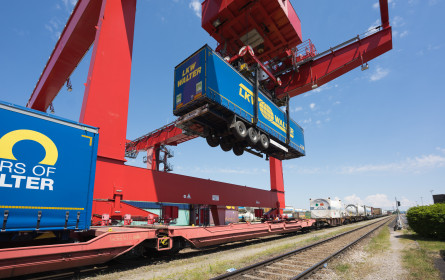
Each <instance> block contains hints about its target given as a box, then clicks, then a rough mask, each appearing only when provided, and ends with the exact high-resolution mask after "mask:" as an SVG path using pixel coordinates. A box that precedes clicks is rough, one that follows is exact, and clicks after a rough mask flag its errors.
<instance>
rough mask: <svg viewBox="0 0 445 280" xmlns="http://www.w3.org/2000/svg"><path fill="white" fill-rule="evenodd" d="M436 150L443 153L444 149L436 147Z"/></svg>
mask: <svg viewBox="0 0 445 280" xmlns="http://www.w3.org/2000/svg"><path fill="white" fill-rule="evenodd" d="M436 150H438V151H440V152H442V153H445V148H441V147H437V148H436Z"/></svg>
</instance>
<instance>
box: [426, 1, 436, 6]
mask: <svg viewBox="0 0 445 280" xmlns="http://www.w3.org/2000/svg"><path fill="white" fill-rule="evenodd" d="M437 3H439V0H429V1H428V5H430V6H434V5H436V4H437Z"/></svg>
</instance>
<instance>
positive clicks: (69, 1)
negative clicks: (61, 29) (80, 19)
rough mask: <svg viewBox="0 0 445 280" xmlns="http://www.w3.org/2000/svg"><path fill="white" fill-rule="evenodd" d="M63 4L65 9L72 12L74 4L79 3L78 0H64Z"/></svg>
mask: <svg viewBox="0 0 445 280" xmlns="http://www.w3.org/2000/svg"><path fill="white" fill-rule="evenodd" d="M62 3H63V6H64V7H65V10H66V11H68V12H70V13H71V11H72V10H73V8H74V6H75V5H76V3H77V0H62Z"/></svg>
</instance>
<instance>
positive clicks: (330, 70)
mask: <svg viewBox="0 0 445 280" xmlns="http://www.w3.org/2000/svg"><path fill="white" fill-rule="evenodd" d="M391 49H392V34H391V27H390V26H389V27H387V28H385V29H382V30H380V31H378V32H376V33H374V34H372V35H369V36H368V37H365V38H363V39H360V38H357V39H356V40H355V42H354V43H351V44H347V45H346V46H343V47H340V48H338V49H336V50H333V51H329V52H327V54H326V53H325V54H322V55H319V56H316V57H315V58H314V59H313V60H311V61H308V62H306V63H304V64H302V65H301V66H300V67H299V69H298V72H295V71H290V72H288V73H286V74H284V75H283V76H281V81H282V83H283V85H286V86H284V87H280V88H277V90H276V95H277V97H278V98H280V99H282V98H285V97H286V96H287V94H289V96H290V97H294V96H296V95H299V94H302V93H305V92H308V91H310V90H312V89H313V88H316V87H320V86H322V85H324V84H326V83H328V82H330V81H332V80H334V79H336V78H338V77H340V76H342V75H343V74H345V73H347V72H349V71H351V70H352V69H354V68H357V67H358V66H360V65H363V64H365V63H366V62H368V61H370V60H372V59H374V58H376V57H378V56H380V55H382V54H384V53H386V52H387V51H389V50H391Z"/></svg>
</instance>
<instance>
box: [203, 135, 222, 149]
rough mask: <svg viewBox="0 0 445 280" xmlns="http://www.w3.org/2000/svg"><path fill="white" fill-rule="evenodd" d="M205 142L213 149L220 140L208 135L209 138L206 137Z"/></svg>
mask: <svg viewBox="0 0 445 280" xmlns="http://www.w3.org/2000/svg"><path fill="white" fill-rule="evenodd" d="M206 141H207V144H209V146H210V147H212V148H215V147H218V145H219V142H220V141H221V139H220V138H219V137H218V136H216V135H215V134H212V133H210V134H209V136H207V137H206Z"/></svg>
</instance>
